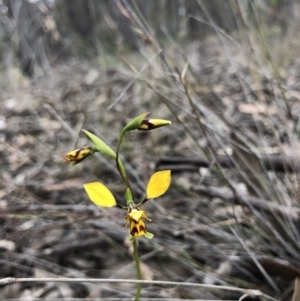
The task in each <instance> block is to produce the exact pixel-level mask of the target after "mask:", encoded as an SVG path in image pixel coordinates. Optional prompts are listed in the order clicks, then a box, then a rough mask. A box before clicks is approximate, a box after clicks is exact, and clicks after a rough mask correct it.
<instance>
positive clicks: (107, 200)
mask: <svg viewBox="0 0 300 301" xmlns="http://www.w3.org/2000/svg"><path fill="white" fill-rule="evenodd" d="M83 187H84V189H85V191H86V193H87V194H88V196H89V198H90V200H91V201H92V202H93V203H95V204H96V205H98V206H102V207H113V206H116V205H117V202H116V200H115V198H114V196H113V195H112V193H111V192H110V190H109V189H108V188H106V187H105V186H104V185H103V184H102V183H100V182H92V183H87V184H84V185H83Z"/></svg>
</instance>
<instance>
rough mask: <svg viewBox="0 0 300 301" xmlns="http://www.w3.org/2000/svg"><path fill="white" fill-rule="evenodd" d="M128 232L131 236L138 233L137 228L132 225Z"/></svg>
mask: <svg viewBox="0 0 300 301" xmlns="http://www.w3.org/2000/svg"><path fill="white" fill-rule="evenodd" d="M130 234H131V235H132V236H136V234H139V230H138V228H137V227H136V226H133V227H132V229H131V231H130Z"/></svg>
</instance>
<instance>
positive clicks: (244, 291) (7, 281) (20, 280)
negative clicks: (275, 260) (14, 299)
mask: <svg viewBox="0 0 300 301" xmlns="http://www.w3.org/2000/svg"><path fill="white" fill-rule="evenodd" d="M25 282H27V283H28V282H64V283H78V282H81V283H86V282H94V283H131V284H138V283H139V284H150V285H175V286H189V287H201V288H211V289H218V290H219V289H220V290H227V291H235V292H240V293H242V294H247V295H249V296H250V295H251V296H261V297H264V298H265V299H267V300H272V301H278V299H275V298H273V297H271V296H269V295H266V294H264V293H262V292H261V291H260V290H251V289H243V288H239V287H231V286H220V285H213V284H203V283H191V282H176V281H154V280H134V279H100V278H13V277H8V278H2V279H0V286H1V285H7V284H11V283H25Z"/></svg>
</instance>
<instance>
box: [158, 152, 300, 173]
mask: <svg viewBox="0 0 300 301" xmlns="http://www.w3.org/2000/svg"><path fill="white" fill-rule="evenodd" d="M217 159H218V163H219V164H220V165H221V166H222V167H227V168H228V167H233V166H234V163H233V160H231V159H230V156H226V155H218V156H217ZM260 160H261V162H262V164H263V166H264V167H265V168H266V169H268V170H273V171H278V172H296V171H299V169H300V166H299V159H298V158H296V157H292V156H285V155H269V156H263V157H261V158H260ZM210 164H211V163H210V162H209V161H208V160H207V159H205V158H197V159H194V158H187V157H165V158H161V159H160V160H159V161H158V162H157V163H156V169H158V170H161V169H163V168H164V169H165V168H166V169H171V170H172V171H197V167H198V168H199V167H209V166H210ZM162 167H163V168H162Z"/></svg>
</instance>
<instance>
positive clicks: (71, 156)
mask: <svg viewBox="0 0 300 301" xmlns="http://www.w3.org/2000/svg"><path fill="white" fill-rule="evenodd" d="M96 151H97V149H95V148H94V147H92V146H85V147H83V148H79V149H75V150H72V151H71V152H69V153H68V154H67V155H66V156H65V158H64V162H71V161H72V162H74V164H73V165H76V164H78V163H80V162H81V161H83V160H84V159H85V158H87V157H89V156H90V155H92V154H93V153H94V152H96Z"/></svg>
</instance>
